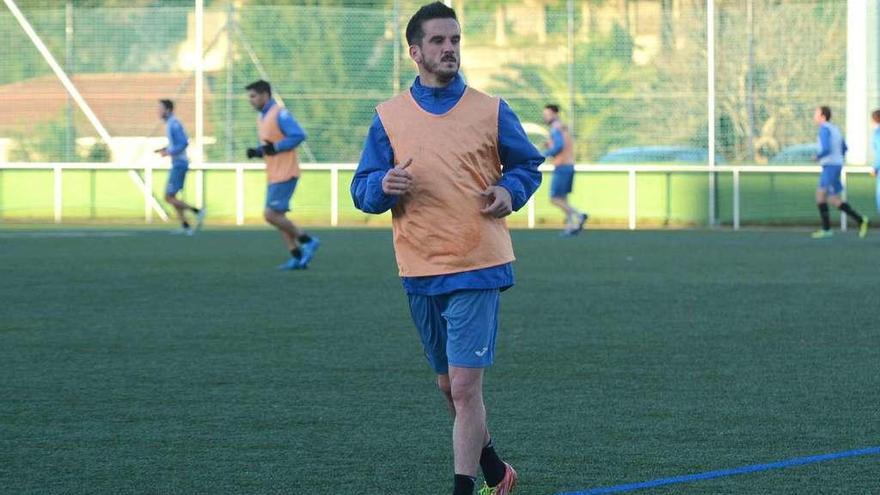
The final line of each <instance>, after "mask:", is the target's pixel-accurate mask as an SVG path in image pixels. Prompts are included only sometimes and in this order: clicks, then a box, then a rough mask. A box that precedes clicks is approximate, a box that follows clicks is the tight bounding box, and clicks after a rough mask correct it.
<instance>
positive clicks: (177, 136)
mask: <svg viewBox="0 0 880 495" xmlns="http://www.w3.org/2000/svg"><path fill="white" fill-rule="evenodd" d="M158 114H159V118H161V119H162V120H164V121H165V132H166V134H167V135H168V146H166V147H164V148H160V149H158V150H156V153H159V154H160V155H162V156H170V157H171V170H169V171H168V183H167V184H166V186H165V201H167V202H168V204H170V205H171V206H173V207H174V211H176V212H177V218H178V219H179V220H180V229H178V230H175V231H174V232H172V233H174V234H186V235H193V233H194V232H195V231H196V230H198V229H200V228H201V227H202V222H204V220H205V209H204V208H202V209H199V208H196V207H195V206H192V205H191V204H189V203H186V202H184V201H181V200H180V199H177V193H178V192H180V190H181V189H183V183H184V181H185V180H186V173H187V171H188V170H189V159H188V158H187V157H186V147H187V146H189V138H187V136H186V131H185V130H184V129H183V124H181V123H180V120H178V119H177V117H176V116H175V115H174V102H173V101H171V100H159V106H158ZM187 211H191V212H193V213H195V215H196V228H195V230H193V228H192V227H191V226H190V224H189V222H188V221H187V219H186V212H187Z"/></svg>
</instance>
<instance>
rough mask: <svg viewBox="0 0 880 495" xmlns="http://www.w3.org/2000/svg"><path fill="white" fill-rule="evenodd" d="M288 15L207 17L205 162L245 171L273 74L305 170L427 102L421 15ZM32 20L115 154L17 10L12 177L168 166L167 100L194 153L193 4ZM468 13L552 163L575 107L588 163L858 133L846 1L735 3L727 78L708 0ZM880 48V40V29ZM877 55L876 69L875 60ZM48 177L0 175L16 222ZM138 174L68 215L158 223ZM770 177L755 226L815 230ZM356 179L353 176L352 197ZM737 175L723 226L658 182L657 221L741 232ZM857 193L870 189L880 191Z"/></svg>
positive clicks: (873, 97) (702, 160)
mask: <svg viewBox="0 0 880 495" xmlns="http://www.w3.org/2000/svg"><path fill="white" fill-rule="evenodd" d="M279 3H281V2H259V1H243V0H236V1H224V0H215V1H213V2H211V1H208V2H206V6H205V14H204V16H203V18H201V19H198V21H199V22H200V24H201V27H202V28H203V33H204V36H203V40H202V44H203V48H204V50H203V53H202V58H201V68H202V69H203V71H204V88H205V89H204V96H203V101H204V114H203V115H204V135H203V139H202V140H201V142H202V143H203V148H204V157H203V161H204V162H215V163H217V162H224V163H232V162H241V161H244V150H245V149H246V148H247V147H249V146H253V144H255V142H256V131H255V125H254V121H255V117H256V113H255V112H254V110H253V109H252V108H251V107H250V106H249V104H248V102H247V100H246V97H245V94H244V90H243V88H244V86H245V85H246V84H247V83H249V82H251V81H253V80H256V79H260V78H262V79H266V80H269V81H270V82H272V84H273V86H274V90H275V93H276V96H278V97H279V98H280V99H281V100H283V102H284V103H285V105H286V106H287V107H289V108H290V109H291V110H292V111H293V113H294V115H295V116H296V118H297V119H298V120H299V121H300V122H301V124H302V125H303V127H304V128H305V129H306V130H307V132H308V133H309V139H308V140H307V141H306V143H305V144H304V145H303V147H302V149H301V156H302V159H303V160H304V161H308V162H318V163H350V162H356V161H357V160H358V158H359V154H360V150H361V147H362V144H363V139H364V136H365V134H366V130H367V127H368V125H369V123H370V120H371V118H372V115H373V112H374V110H373V109H374V106H375V105H376V104H377V103H378V102H380V101H382V100H384V99H386V98H388V97H390V96H391V95H393V94H395V93H396V92H398V91H400V90H401V89H405V88H406V87H408V85H409V84H410V83H411V81H412V79H413V77H414V75H415V69H414V66H413V64H412V62H411V61H410V60H409V58H408V53H407V46H406V42H405V40H403V30H404V27H405V25H406V21H407V20H408V18H409V16H410V15H411V14H412V13H413V12H414V11H415V10H416V9H417V7H418V6H419V5H420V2H414V1H412V0H385V1H369V0H354V1H321V0H300V1H293V2H284V5H279ZM159 4H161V5H159ZM17 5H18V6H19V7H20V8H21V10H22V13H23V15H24V17H25V18H26V19H27V21H28V22H29V23H30V24H31V25H32V27H33V30H34V33H35V34H36V35H37V36H39V38H40V39H41V40H42V41H43V42H44V43H45V44H46V46H47V48H48V50H49V52H50V53H51V55H52V56H53V57H54V59H55V60H56V61H57V63H58V65H59V66H60V68H61V69H62V70H63V71H64V73H65V74H66V75H68V76H69V77H70V79H71V81H72V82H73V85H74V86H75V87H76V89H77V90H78V91H79V93H80V94H81V95H82V98H83V100H84V101H85V102H86V103H87V104H88V106H89V108H90V110H91V111H93V112H94V115H95V117H96V118H97V120H98V121H99V122H100V125H101V126H103V127H104V129H105V130H106V133H107V134H109V136H110V137H111V138H112V139H111V142H110V143H108V142H106V141H107V140H106V139H102V134H101V132H99V131H98V130H97V129H96V124H95V122H94V121H93V119H90V118H88V116H87V115H86V114H85V113H84V109H83V107H82V105H81V104H79V103H78V102H77V101H76V100H75V98H73V97H71V94H70V91H68V90H67V89H65V87H64V86H63V85H62V83H61V81H60V79H59V77H58V76H57V74H55V73H53V71H52V69H51V68H50V64H49V63H48V62H47V60H46V57H45V56H44V55H42V54H41V53H40V52H39V51H38V49H37V48H36V46H35V42H34V40H33V39H32V38H30V37H29V36H28V34H27V33H26V31H25V30H24V29H23V28H22V26H21V24H20V22H19V21H18V20H16V19H15V18H14V16H13V15H12V13H11V11H5V10H0V35H2V37H3V39H4V40H7V41H6V42H5V43H3V44H0V68H2V70H0V100H2V102H3V104H2V105H0V114H2V115H0V162H77V161H82V162H113V163H123V164H131V166H132V167H133V168H138V169H140V168H143V167H144V164H145V163H154V164H155V165H159V164H160V163H161V160H160V159H159V158H157V157H156V156H155V155H154V154H153V153H152V150H154V149H155V148H158V147H161V146H162V145H164V142H165V141H164V127H163V125H162V122H161V121H160V120H159V119H158V117H157V115H156V101H157V100H158V99H159V98H171V99H173V100H174V101H175V102H176V105H177V114H178V115H179V116H180V118H181V120H182V121H183V123H184V126H185V127H186V128H187V130H188V131H189V133H190V136H191V138H192V137H194V135H193V134H194V130H195V129H194V127H195V113H196V108H195V107H196V105H195V91H194V86H195V84H194V81H195V71H196V66H197V65H198V64H197V63H196V61H197V58H198V57H197V56H196V52H195V49H196V40H195V33H196V25H197V19H196V17H195V10H194V8H193V2H192V1H189V2H186V1H174V2H152V1H137V0H132V1H129V2H125V3H122V2H117V1H113V0H106V1H97V0H95V1H73V0H70V1H67V2H65V1H63V0H59V1H56V2H42V1H36V0H35V1H30V2H28V1H24V0H21V1H19V2H18V3H17ZM452 5H453V6H454V7H455V8H456V10H457V12H458V15H459V19H460V23H461V25H462V29H463V33H464V37H463V44H462V58H463V67H462V70H463V73H464V75H465V77H466V79H467V80H468V82H469V84H470V85H472V86H474V87H476V88H478V89H481V90H484V91H487V92H490V93H493V94H496V95H499V96H501V97H503V98H504V99H506V100H507V101H508V102H509V103H510V105H511V106H512V108H513V109H514V110H515V111H516V112H517V114H518V115H519V117H520V118H521V120H522V121H523V122H524V123H525V124H526V128H527V131H528V132H529V133H530V135H531V136H533V138H534V142H535V143H536V144H538V145H539V146H540V145H542V143H543V142H544V140H545V139H546V138H545V136H544V134H543V132H544V131H543V129H544V125H543V122H541V110H542V108H543V106H544V105H545V104H547V103H556V104H558V105H559V106H560V107H562V109H563V112H562V118H563V119H564V120H565V121H567V122H568V123H569V125H570V126H571V128H572V129H573V132H574V137H575V145H576V147H575V151H576V160H577V161H578V162H579V163H599V164H626V165H632V164H639V163H652V164H664V163H668V164H679V165H680V164H693V165H706V164H707V163H708V162H709V158H710V156H711V157H714V160H715V163H718V164H761V165H768V164H769V165H779V166H784V165H790V164H809V163H810V159H811V155H812V153H813V151H814V145H813V144H812V143H814V142H815V134H816V129H815V124H814V123H813V122H812V113H813V109H814V108H815V107H816V105H819V104H827V105H830V106H831V107H832V108H833V109H834V112H835V113H834V120H835V121H837V122H840V123H843V122H845V117H846V116H845V106H846V102H847V96H848V95H847V92H846V89H847V88H846V78H847V3H846V2H845V1H818V0H817V1H803V0H736V1H727V0H716V1H715V2H714V10H715V15H714V22H713V24H712V26H713V28H714V31H715V33H714V42H715V50H714V52H713V55H714V64H713V66H712V67H709V66H708V65H707V61H708V60H709V57H707V49H708V48H707V47H708V46H709V44H708V39H709V38H708V36H709V33H708V32H707V5H708V2H706V1H699V0H616V1H613V0H602V1H600V0H595V1H573V0H569V1H566V0H497V1H489V0H455V1H453V2H452ZM875 15H876V13H875ZM875 27H876V26H875ZM871 36H872V38H871V40H872V42H873V43H875V44H876V43H877V39H876V34H871ZM871 53H873V57H874V59H872V60H869V64H873V65H871V67H872V70H873V72H874V73H876V71H877V67H878V64H877V61H876V50H875V51H874V52H871ZM709 74H714V78H713V80H714V92H710V87H709V84H708V81H709V77H710V76H708V75H709ZM871 77H872V78H873V79H872V81H873V83H872V84H870V85H869V89H868V91H869V95H868V99H867V101H869V102H874V103H876V102H877V101H878V99H880V95H878V94H877V89H876V78H877V76H876V74H874V75H872V76H871ZM712 101H714V106H712V108H711V110H712V111H711V112H710V104H711V103H710V102H712ZM711 114H714V117H715V118H714V149H712V150H711V152H710V148H711V147H713V143H710V133H709V119H710V115H711ZM865 125H866V126H867V125H868V123H867V122H865ZM41 173H46V172H37V171H27V172H23V171H2V172H0V215H2V216H3V217H6V218H8V219H11V218H15V217H16V216H24V217H31V218H36V217H41V216H43V213H44V212H45V211H46V209H47V208H50V207H49V206H46V205H43V203H44V202H45V200H46V199H47V195H51V191H50V190H49V191H47V188H46V187H43V186H45V181H46V180H48V179H47V178H46V177H42V176H41V175H40V174H41ZM233 174H234V172H232V171H229V172H210V173H208V174H207V178H206V179H205V182H204V183H202V184H200V185H199V187H200V188H202V189H203V191H202V190H200V191H199V192H198V194H197V193H196V192H195V191H193V189H192V188H193V187H195V186H194V185H193V184H189V185H188V189H187V191H188V193H189V194H191V195H201V194H202V193H203V192H204V194H205V197H204V198H202V200H203V201H206V202H208V203H209V204H211V203H214V211H215V212H216V213H217V215H218V217H228V216H231V215H232V214H233V210H234V209H235V205H234V204H233V203H231V202H230V201H228V198H229V197H230V196H232V195H233V194H234V189H235V187H236V186H235V184H234V180H233ZM124 176H125V171H113V172H104V171H101V172H94V171H82V172H71V173H70V175H68V174H65V178H64V186H65V190H66V191H70V193H69V194H67V195H66V196H65V206H64V207H65V214H66V216H73V217H77V216H88V217H92V218H98V217H101V216H102V215H103V216H107V217H119V216H122V217H125V216H127V215H129V214H131V213H132V212H138V213H139V212H142V211H143V207H142V206H139V205H138V204H137V201H139V196H138V194H137V190H136V189H132V188H128V189H126V188H125V187H122V186H120V182H124V181H126V180H128V179H125V178H124ZM760 177H763V178H760ZM760 177H759V178H758V179H750V180H755V181H757V182H761V181H765V180H766V181H768V182H767V184H764V183H763V182H761V184H763V185H760V186H758V185H756V186H755V187H758V188H759V189H760V188H764V189H766V191H765V193H755V194H752V195H751V196H749V198H750V202H749V205H748V208H746V211H747V212H748V213H746V214H745V217H746V220H748V219H750V218H752V217H753V219H754V220H755V221H770V222H772V221H777V220H778V221H787V220H791V219H798V218H800V217H799V215H800V213H799V211H800V208H801V206H803V204H802V203H803V202H802V201H801V200H800V199H799V198H800V197H801V195H802V194H803V191H802V189H803V187H804V186H803V184H802V183H797V181H792V180H789V179H780V180H779V181H777V180H776V178H774V177H773V175H772V174H767V175H766V176H765V177H764V176H760ZM347 178H348V176H347V175H345V174H344V173H343V174H342V177H340V178H339V180H340V184H343V185H344V183H345V181H346V180H347ZM648 179H650V178H646V179H645V180H648ZM728 179H729V178H723V177H722V178H720V179H719V180H718V183H717V184H716V186H715V187H716V188H717V198H716V202H715V203H716V206H715V207H714V208H715V211H714V212H707V211H706V206H705V205H706V204H708V202H707V198H706V195H707V194H709V193H708V192H707V191H709V190H710V189H709V187H708V185H707V183H706V181H707V177H706V176H705V175H701V176H695V175H693V174H689V175H686V176H675V177H671V176H669V175H668V174H667V175H664V174H659V175H657V177H654V182H656V184H655V185H653V186H647V187H642V188H640V198H639V202H640V205H641V208H640V215H641V216H644V217H645V218H646V219H648V220H649V221H654V220H656V221H657V222H660V223H677V222H683V223H703V222H704V221H706V220H708V219H709V218H711V217H713V216H716V215H717V216H718V217H719V218H720V219H721V220H722V221H725V220H726V219H728V220H729V215H728V214H727V213H726V210H725V207H724V206H723V205H725V204H727V203H729V201H728V200H729V197H728V196H729V192H728V191H729V188H728V187H727V186H728V185H729V184H727V182H725V181H727V180H728ZM801 179H802V178H798V180H801ZM156 180H157V181H158V182H157V184H158V185H157V186H155V187H156V189H157V190H161V180H160V179H156ZM625 180H626V179H625V178H624V177H619V176H617V175H614V174H608V175H599V174H593V175H592V176H590V177H581V178H579V179H578V186H577V188H578V189H579V190H580V193H578V194H579V196H576V199H578V198H580V199H581V200H582V201H584V202H587V206H589V207H590V208H591V209H592V210H594V211H595V212H596V213H597V215H596V217H597V219H599V220H601V219H603V218H605V219H607V220H608V221H609V222H615V221H619V220H620V219H621V218H623V217H624V216H625V211H624V210H625V204H624V203H625V201H622V200H621V198H620V194H618V193H606V192H605V191H608V190H618V189H619V188H618V186H619V184H620V182H621V181H625ZM326 182H327V181H326V178H325V179H322V180H321V181H318V182H316V183H315V184H314V191H313V193H312V194H308V195H306V194H304V195H303V196H302V197H301V198H300V203H301V204H300V205H299V206H300V211H301V212H303V213H304V214H306V215H308V214H309V212H313V213H314V214H315V217H316V218H326V215H324V214H323V211H324V210H326V209H327V208H328V206H327V198H328V196H329V188H328V187H327V186H326ZM649 182H650V181H649ZM771 183H772V187H771V188H769V189H767V187H770V186H769V185H768V184H771ZM866 184H867V183H866ZM765 186H766V187H765ZM245 187H246V189H247V191H248V194H247V197H248V203H247V204H248V206H247V208H248V211H249V213H248V218H251V217H253V218H257V217H258V216H259V208H260V201H259V198H260V197H261V195H262V193H261V191H260V189H261V187H262V182H261V179H260V176H259V174H258V173H257V172H249V173H248V174H247V180H246V185H245ZM855 188H856V189H857V190H860V189H865V190H867V189H866V188H867V186H866V185H864V184H862V185H859V184H856V185H855ZM808 189H809V188H808ZM252 190H253V191H252ZM343 190H344V189H343ZM762 190H763V189H762ZM86 191H88V192H87V193H86ZM649 191H653V192H649ZM806 194H807V195H809V190H808V191H807V193H806ZM860 194H861V193H860ZM642 195H649V196H646V197H642ZM342 203H345V204H346V205H347V201H344V199H343V201H342ZM805 204H807V205H808V204H809V202H808V200H807V202H806V203H805ZM40 205H43V206H40ZM780 205H781V206H782V208H781V207H780ZM786 208H789V209H790V210H791V211H789V212H785V211H784V210H785V209H786ZM752 212H753V213H752ZM771 213H772V214H771ZM341 214H342V218H343V221H346V222H360V221H362V216H360V215H358V214H357V213H356V212H354V211H353V210H351V209H349V208H347V206H344V207H343V210H342V211H341ZM537 215H538V223H541V222H543V221H546V222H552V221H554V220H555V219H556V217H557V216H558V215H557V214H556V213H555V212H554V210H552V208H551V207H550V206H549V204H547V202H546V201H544V200H543V199H542V200H541V201H540V202H539V204H538V207H537Z"/></svg>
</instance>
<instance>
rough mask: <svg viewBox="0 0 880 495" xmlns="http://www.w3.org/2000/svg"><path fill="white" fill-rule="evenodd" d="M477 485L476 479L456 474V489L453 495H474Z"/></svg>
mask: <svg viewBox="0 0 880 495" xmlns="http://www.w3.org/2000/svg"><path fill="white" fill-rule="evenodd" d="M476 484H477V479H476V478H472V477H470V476H468V475H466V474H456V475H455V489H454V490H453V491H452V495H474V488H475V486H476Z"/></svg>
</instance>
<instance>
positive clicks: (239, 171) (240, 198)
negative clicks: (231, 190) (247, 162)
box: [235, 164, 244, 225]
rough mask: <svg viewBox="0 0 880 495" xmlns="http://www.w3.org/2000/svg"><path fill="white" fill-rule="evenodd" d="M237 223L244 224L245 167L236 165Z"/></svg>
mask: <svg viewBox="0 0 880 495" xmlns="http://www.w3.org/2000/svg"><path fill="white" fill-rule="evenodd" d="M235 225H244V167H243V166H242V165H240V164H239V165H237V166H236V167H235Z"/></svg>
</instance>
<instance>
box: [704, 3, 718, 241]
mask: <svg viewBox="0 0 880 495" xmlns="http://www.w3.org/2000/svg"><path fill="white" fill-rule="evenodd" d="M706 69H707V70H706V76H707V80H706V83H707V99H706V110H707V115H708V120H709V123H708V128H707V131H708V136H709V137H708V143H707V146H708V148H709V149H708V163H709V226H710V227H714V226H715V222H716V219H715V201H716V198H715V181H716V172H715V0H706Z"/></svg>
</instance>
